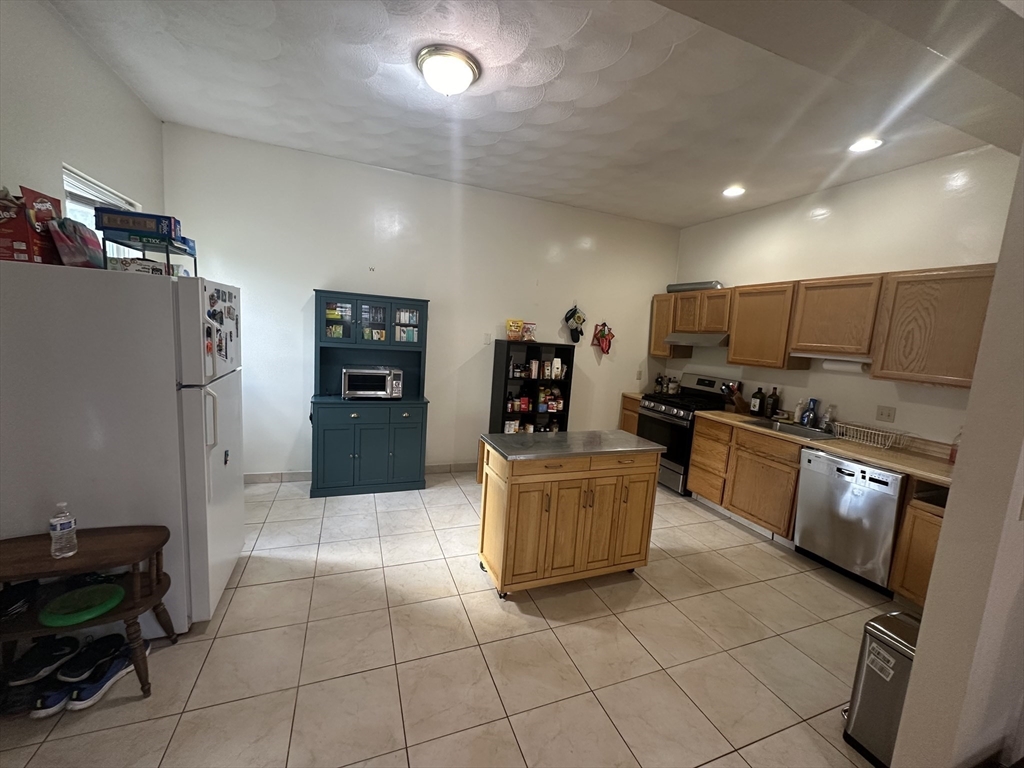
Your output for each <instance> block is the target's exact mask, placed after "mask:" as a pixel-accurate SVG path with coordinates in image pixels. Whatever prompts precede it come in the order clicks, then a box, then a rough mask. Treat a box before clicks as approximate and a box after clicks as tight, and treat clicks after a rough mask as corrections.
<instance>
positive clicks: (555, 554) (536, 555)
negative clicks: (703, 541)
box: [480, 443, 659, 593]
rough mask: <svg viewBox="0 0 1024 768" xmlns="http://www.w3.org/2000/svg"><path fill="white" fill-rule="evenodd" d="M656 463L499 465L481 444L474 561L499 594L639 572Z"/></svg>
mask: <svg viewBox="0 0 1024 768" xmlns="http://www.w3.org/2000/svg"><path fill="white" fill-rule="evenodd" d="M658 455H659V454H658V452H639V453H621V452H612V453H607V454H594V455H589V456H577V455H573V456H569V457H566V458H564V459H549V460H544V459H529V460H521V461H505V460H504V458H503V457H502V456H501V455H500V454H499V453H498V452H497V451H496V450H495V449H494V448H493V447H492V446H491V445H490V444H486V443H485V444H483V448H482V451H481V458H480V467H481V469H482V470H483V486H484V487H483V509H482V511H481V518H482V519H481V536H480V560H481V563H482V564H483V565H485V566H486V569H487V571H488V572H489V573H490V574H491V577H492V578H493V579H494V583H495V586H496V587H497V589H498V591H499V592H502V593H504V592H509V591H514V590H521V589H532V588H533V587H539V586H544V585H547V584H558V583H561V582H564V581H571V580H575V579H582V578H587V577H590V576H598V575H601V574H603V573H613V572H615V571H623V570H628V569H630V568H636V567H640V566H642V565H645V564H646V562H647V555H648V550H649V546H650V537H651V524H652V522H653V513H654V494H655V487H656V484H657V468H658ZM519 464H522V465H526V466H525V467H521V468H517V465H519Z"/></svg>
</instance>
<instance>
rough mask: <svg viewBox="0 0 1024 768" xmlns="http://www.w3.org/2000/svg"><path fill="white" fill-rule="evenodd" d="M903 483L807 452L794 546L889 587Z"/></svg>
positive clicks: (898, 477)
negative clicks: (890, 566)
mask: <svg viewBox="0 0 1024 768" xmlns="http://www.w3.org/2000/svg"><path fill="white" fill-rule="evenodd" d="M905 479H906V475H901V474H899V473H897V472H889V471H888V470H885V469H878V468H877V467H872V466H870V465H868V464H861V463H860V462H856V461H850V460H849V459H841V458H839V457H838V456H832V455H830V454H827V453H825V452H824V451H819V450H816V449H814V448H804V449H803V450H802V451H800V485H799V492H798V494H797V502H796V534H795V536H794V543H795V544H796V545H797V546H798V547H800V548H802V549H805V550H807V551H808V552H813V553H814V554H816V555H818V556H819V557H822V558H824V559H825V560H828V561H829V562H830V563H833V564H835V565H838V566H839V567H840V568H843V569H845V570H847V571H849V572H851V573H855V574H857V575H858V576H861V577H862V578H865V579H867V580H868V581H871V582H874V583H875V584H878V585H879V586H881V587H888V582H889V565H890V563H891V562H892V549H893V544H894V542H895V538H896V512H897V506H898V504H899V500H900V491H901V490H902V488H903V481H904V480H905Z"/></svg>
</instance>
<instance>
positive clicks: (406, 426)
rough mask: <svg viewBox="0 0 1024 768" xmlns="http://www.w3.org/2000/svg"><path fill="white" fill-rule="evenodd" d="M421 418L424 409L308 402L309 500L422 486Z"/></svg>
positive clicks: (412, 488) (422, 434)
mask: <svg viewBox="0 0 1024 768" xmlns="http://www.w3.org/2000/svg"><path fill="white" fill-rule="evenodd" d="M425 418H426V408H425V407H424V406H400V405H393V404H390V403H388V404H381V405H376V404H359V405H319V404H314V406H313V411H312V420H313V481H312V483H311V484H310V496H313V497H319V496H340V495H345V494H353V493H378V492H384V491H389V490H414V489H418V488H423V487H425V482H424V469H425V467H424V440H425V437H424V429H423V425H424V422H425Z"/></svg>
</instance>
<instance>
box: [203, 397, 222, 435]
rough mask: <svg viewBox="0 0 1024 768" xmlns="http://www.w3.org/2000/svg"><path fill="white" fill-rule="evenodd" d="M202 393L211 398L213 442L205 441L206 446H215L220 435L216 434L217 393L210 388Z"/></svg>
mask: <svg viewBox="0 0 1024 768" xmlns="http://www.w3.org/2000/svg"><path fill="white" fill-rule="evenodd" d="M203 395H204V396H206V397H209V398H211V399H212V400H213V442H212V443H207V444H206V447H207V448H215V447H216V446H217V443H218V442H220V436H219V435H218V434H217V422H218V421H219V419H218V418H217V416H218V414H217V393H216V392H214V391H213V390H210V389H204V390H203Z"/></svg>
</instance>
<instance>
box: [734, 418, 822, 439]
mask: <svg viewBox="0 0 1024 768" xmlns="http://www.w3.org/2000/svg"><path fill="white" fill-rule="evenodd" d="M747 423H748V424H753V425H755V426H758V427H763V428H764V429H771V430H774V431H776V432H782V433H784V434H787V435H795V436H796V437H803V438H805V439H807V440H835V439H836V436H835V435H833V434H830V433H828V432H822V431H821V430H820V429H811V428H810V427H802V426H800V425H799V424H785V423H783V422H781V421H771V420H769V419H756V418H755V419H750V420H749V421H748V422H747Z"/></svg>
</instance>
